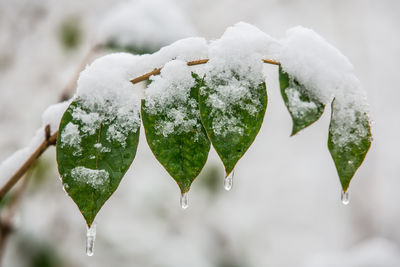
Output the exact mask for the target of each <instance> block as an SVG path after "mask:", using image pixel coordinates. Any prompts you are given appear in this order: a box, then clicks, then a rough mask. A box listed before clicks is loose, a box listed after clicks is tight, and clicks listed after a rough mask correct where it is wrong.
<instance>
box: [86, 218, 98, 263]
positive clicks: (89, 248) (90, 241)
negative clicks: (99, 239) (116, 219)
mask: <svg viewBox="0 0 400 267" xmlns="http://www.w3.org/2000/svg"><path fill="white" fill-rule="evenodd" d="M95 240H96V222H93V224H92V226H90V228H89V227H87V231H86V255H88V256H93V254H94V241H95Z"/></svg>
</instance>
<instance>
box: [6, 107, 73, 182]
mask: <svg viewBox="0 0 400 267" xmlns="http://www.w3.org/2000/svg"><path fill="white" fill-rule="evenodd" d="M68 105H69V101H65V102H62V103H58V104H54V105H51V106H49V107H48V108H47V109H46V110H45V111H44V112H43V114H42V127H40V128H39V129H38V130H37V131H36V133H35V135H34V137H33V138H32V139H31V141H30V142H29V144H28V145H27V146H26V147H24V148H22V149H20V150H18V151H16V152H15V153H14V154H12V155H11V156H10V157H8V158H7V159H5V160H4V161H3V162H2V163H1V164H0V187H2V186H3V185H4V184H6V182H7V181H8V179H9V178H11V176H12V175H14V174H15V173H16V172H17V171H18V169H19V168H20V167H21V166H22V165H23V164H24V163H25V162H26V161H27V160H28V158H29V157H30V156H31V155H32V154H33V152H34V151H35V150H36V149H37V148H38V147H39V146H40V145H41V144H42V143H43V142H44V141H45V137H46V133H45V127H46V126H47V125H50V134H54V133H55V132H56V131H57V130H58V125H59V124H60V120H61V117H62V115H63V113H64V111H65V110H66V108H67V107H68Z"/></svg>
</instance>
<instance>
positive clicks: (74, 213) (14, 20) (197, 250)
mask: <svg viewBox="0 0 400 267" xmlns="http://www.w3.org/2000/svg"><path fill="white" fill-rule="evenodd" d="M118 2H123V1H106V0H101V1H99V0H86V1H63V2H60V1H51V0H41V1H32V0H2V1H0V161H3V160H4V159H6V158H7V157H8V156H10V155H11V154H12V153H13V152H14V151H16V150H17V149H19V148H21V147H23V146H24V145H26V144H27V143H28V142H29V140H30V138H31V137H32V136H33V134H34V133H35V130H36V129H37V128H38V127H39V126H40V124H41V113H42V112H43V111H44V110H45V109H46V107H47V106H49V105H51V104H54V103H56V102H58V101H59V99H60V96H61V95H62V93H63V91H64V88H65V86H66V85H68V84H69V83H70V81H71V79H72V78H73V77H74V75H75V72H76V69H77V68H79V65H80V62H81V60H82V58H84V57H85V55H86V54H87V53H88V51H89V50H90V47H91V46H93V45H94V44H95V43H96V38H97V36H98V30H99V25H101V24H102V23H103V20H104V17H105V16H106V14H107V13H108V12H109V11H110V9H111V8H113V7H115V6H116V5H117V4H118ZM147 2H148V3H153V2H152V1H150V0H148V1H147ZM175 5H176V6H177V8H179V10H180V11H179V13H177V14H179V15H180V16H182V17H183V18H184V19H185V20H186V23H185V27H187V29H186V30H188V29H189V30H188V34H191V33H193V32H196V35H199V36H204V37H206V38H208V39H215V38H218V37H219V36H220V35H221V34H222V33H223V31H224V30H225V28H226V27H228V26H231V25H233V24H235V23H236V22H238V21H245V22H248V23H252V24H254V25H255V26H257V27H259V28H260V29H261V30H262V31H264V32H266V33H268V34H270V35H271V36H273V37H277V38H281V37H283V36H284V35H285V31H286V30H287V29H288V28H290V27H293V26H296V25H303V26H305V27H309V28H312V29H314V30H315V31H316V32H317V33H319V34H320V35H322V36H323V37H325V38H326V39H327V40H328V41H329V42H330V43H331V44H333V45H335V46H336V47H337V48H338V49H339V50H340V51H341V52H342V53H343V54H344V55H346V56H347V57H348V58H349V59H350V61H351V62H352V63H353V65H354V66H355V70H356V74H357V75H358V77H359V78H360V80H361V82H362V83H363V85H364V87H365V89H366V90H367V93H368V99H369V103H370V105H371V113H372V119H373V120H374V121H375V124H374V127H373V135H374V142H373V144H372V147H371V150H370V152H369V153H368V155H367V158H366V160H365V162H364V164H363V165H362V166H361V168H360V169H359V171H358V172H357V173H356V176H355V178H354V180H353V182H352V183H351V186H350V195H351V196H350V198H351V199H350V204H349V205H348V206H343V205H342V203H341V202H340V183H339V180H338V177H337V173H336V169H335V167H334V164H333V161H332V159H331V157H330V155H329V152H328V149H327V145H326V143H327V133H328V125H329V114H330V110H329V108H327V110H326V111H325V113H324V115H323V117H322V118H321V120H320V121H318V122H317V123H316V124H314V125H312V126H311V127H309V128H307V129H305V130H304V132H301V133H300V134H299V135H298V136H295V137H292V138H290V137H289V134H290V130H291V119H290V116H289V113H288V112H287V110H286V109H285V106H284V104H283V101H282V99H281V97H280V92H279V84H278V75H277V67H275V66H265V72H266V75H267V88H268V94H269V104H268V108H267V114H266V118H265V121H264V124H263V127H262V129H261V131H260V133H259V135H258V137H257V138H256V141H255V143H254V144H253V145H252V147H251V148H250V150H249V151H248V152H247V153H246V155H245V156H244V157H243V158H242V159H241V160H240V161H239V163H238V165H237V167H236V175H235V181H234V187H233V189H232V190H231V191H230V192H225V191H224V189H223V186H222V183H223V166H222V164H221V163H220V162H219V160H218V158H217V156H216V153H215V152H214V151H212V152H211V155H210V158H209V160H208V162H207V164H206V166H205V168H204V170H203V172H202V173H201V175H200V177H199V178H198V179H197V180H196V181H195V182H194V184H193V185H192V189H191V191H190V196H189V197H190V199H189V201H190V202H189V205H190V207H189V209H187V210H181V208H180V205H179V190H178V187H177V186H176V184H175V182H174V181H173V180H172V179H171V178H170V177H169V176H168V174H167V172H166V171H165V170H164V169H163V168H162V166H161V165H160V164H159V163H158V162H157V161H156V159H155V158H154V157H153V155H152V154H151V151H150V149H149V148H148V146H147V144H146V141H145V137H144V135H143V134H142V135H141V140H140V144H139V149H138V153H137V156H136V159H135V160H134V163H133V165H132V167H131V169H130V170H129V171H128V173H127V175H126V176H125V178H124V179H123V180H122V182H121V184H120V187H119V188H118V190H117V191H116V192H115V194H114V195H113V196H112V197H111V198H110V200H109V201H108V202H107V203H106V205H105V206H104V207H103V209H102V210H101V211H100V213H99V214H98V216H97V219H96V221H97V223H98V225H97V232H98V235H97V240H96V252H95V255H94V256H93V257H87V256H86V254H85V251H84V250H85V248H84V247H85V241H84V240H85V231H86V228H85V223H84V220H83V218H82V216H81V214H80V213H79V211H78V209H77V207H76V206H75V204H74V203H73V202H72V200H71V199H69V197H67V196H66V195H65V193H64V192H63V190H62V187H61V182H60V180H59V175H58V173H57V170H56V164H55V151H54V148H50V149H49V150H48V151H47V152H46V153H45V154H44V155H43V156H42V157H41V159H40V161H39V162H38V164H37V165H36V167H35V170H34V172H33V175H32V177H31V179H30V181H29V184H28V188H27V192H25V194H24V196H23V199H22V203H21V207H20V208H19V211H18V213H17V216H16V217H15V224H16V227H17V231H16V232H14V234H13V235H12V236H11V238H10V239H9V242H8V243H7V247H6V251H5V255H4V259H3V266H7V267H8V266H49V267H50V266H65V267H68V266H141V267H147V266H149V267H150V266H154V267H172V266H174V267H179V266H190V267H197V266H198V267H208V266H216V267H252V266H254V267H256V266H274V267H280V266H282V267H286V266H287V267H289V266H300V267H395V266H400V205H399V204H398V203H399V201H400V194H399V193H398V192H399V188H400V180H399V174H400V164H398V153H397V149H398V148H400V141H399V138H398V137H397V135H398V133H397V131H398V130H399V128H400V126H399V124H398V122H397V118H398V116H399V115H400V112H399V110H400V109H399V108H398V99H399V97H400V92H399V91H398V90H397V89H396V88H397V86H398V84H400V78H399V75H396V74H395V72H396V70H398V69H399V68H400V61H399V60H398V59H399V58H400V50H399V47H400V37H399V35H398V28H399V26H400V16H399V14H400V1H397V0H386V1H385V0H382V1H377V0H375V1H374V0H351V1H337V0H330V1H329V0H324V1H321V0H312V1H311V0H307V1H305V0H303V1H294V0H249V1H238V0H237V1H228V0H219V1H211V0H192V1H184V0H176V1H175ZM168 7H169V5H168V4H166V1H154V3H153V6H152V7H151V9H150V10H149V12H148V14H147V12H139V13H140V14H141V15H139V13H138V16H137V23H138V25H142V28H143V27H144V29H147V28H146V27H147V26H146V25H147V24H146V23H145V22H143V21H142V19H143V18H148V19H150V21H152V22H154V23H155V25H157V24H156V23H165V22H163V21H162V20H158V18H159V17H160V16H162V15H163V14H174V13H173V12H177V11H176V10H172V13H168V12H169V11H170V10H169V8H168ZM152 16H153V17H152ZM173 17H175V15H173ZM132 27H134V25H133V26H132ZM176 27H182V25H179V23H178V24H176V25H174V26H173V27H172V28H171V31H173V30H174V29H175V28H176ZM150 28H151V27H150V26H149V29H150ZM153 28H154V27H153ZM155 29H157V27H155ZM190 31H191V33H189V32H190ZM150 36H151V35H150ZM153 36H168V35H166V34H165V32H159V33H157V32H154V34H153ZM166 38H167V37H166ZM179 38H180V37H179ZM172 41H173V40H167V42H166V44H168V43H170V42H172ZM161 44H162V42H161ZM149 50H154V47H150V48H149ZM105 52H110V51H105ZM102 54H103V53H97V54H95V55H93V58H92V60H93V59H94V58H96V57H99V56H101V55H102Z"/></svg>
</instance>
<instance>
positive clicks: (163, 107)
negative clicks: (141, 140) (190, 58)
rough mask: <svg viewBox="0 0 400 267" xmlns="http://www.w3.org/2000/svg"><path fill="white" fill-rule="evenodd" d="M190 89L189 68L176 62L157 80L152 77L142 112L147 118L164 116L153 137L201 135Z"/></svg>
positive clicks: (190, 76)
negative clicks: (146, 113)
mask: <svg viewBox="0 0 400 267" xmlns="http://www.w3.org/2000/svg"><path fill="white" fill-rule="evenodd" d="M194 85H195V80H194V78H193V77H192V73H191V71H190V68H189V67H188V66H187V65H186V63H185V62H183V61H180V60H174V61H171V62H169V63H168V64H166V65H165V67H164V68H163V69H162V71H161V75H160V76H155V77H152V83H151V84H150V85H149V87H148V88H147V90H146V98H145V99H146V104H145V109H146V112H148V113H149V114H151V115H162V114H164V115H165V117H164V118H163V119H162V120H159V121H158V124H157V125H156V129H155V130H156V131H157V134H162V135H163V136H164V137H167V136H168V135H169V134H171V133H175V134H180V133H182V132H189V131H192V130H195V131H196V132H198V133H199V132H200V131H201V127H202V126H201V124H200V112H199V109H198V103H197V101H195V100H194V99H193V98H190V90H191V88H192V87H193V86H194Z"/></svg>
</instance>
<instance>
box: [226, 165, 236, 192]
mask: <svg viewBox="0 0 400 267" xmlns="http://www.w3.org/2000/svg"><path fill="white" fill-rule="evenodd" d="M234 175H235V170H232V172H231V173H230V174H228V175H227V176H226V177H225V179H224V188H225V190H226V191H230V190H231V189H232V186H233V177H234Z"/></svg>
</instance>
